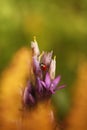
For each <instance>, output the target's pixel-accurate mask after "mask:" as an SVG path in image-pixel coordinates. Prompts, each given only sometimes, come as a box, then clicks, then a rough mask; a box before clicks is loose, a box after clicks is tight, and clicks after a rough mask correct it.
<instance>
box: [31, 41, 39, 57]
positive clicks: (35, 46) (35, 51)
mask: <svg viewBox="0 0 87 130" xmlns="http://www.w3.org/2000/svg"><path fill="white" fill-rule="evenodd" d="M31 48H32V51H33V55H34V56H38V55H39V54H40V50H39V47H38V43H37V41H36V40H35V39H34V41H32V42H31Z"/></svg>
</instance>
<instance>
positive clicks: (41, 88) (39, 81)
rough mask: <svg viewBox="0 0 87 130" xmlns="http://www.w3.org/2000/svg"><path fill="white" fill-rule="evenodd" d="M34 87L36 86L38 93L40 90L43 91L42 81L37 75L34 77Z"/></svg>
mask: <svg viewBox="0 0 87 130" xmlns="http://www.w3.org/2000/svg"><path fill="white" fill-rule="evenodd" d="M36 87H37V91H38V92H39V93H40V92H41V91H43V87H42V83H41V80H40V78H39V77H37V79H36Z"/></svg>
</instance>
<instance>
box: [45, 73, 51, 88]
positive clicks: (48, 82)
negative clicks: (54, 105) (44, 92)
mask: <svg viewBox="0 0 87 130" xmlns="http://www.w3.org/2000/svg"><path fill="white" fill-rule="evenodd" d="M45 84H46V87H47V88H49V87H50V85H51V78H50V75H49V73H47V74H46V77H45Z"/></svg>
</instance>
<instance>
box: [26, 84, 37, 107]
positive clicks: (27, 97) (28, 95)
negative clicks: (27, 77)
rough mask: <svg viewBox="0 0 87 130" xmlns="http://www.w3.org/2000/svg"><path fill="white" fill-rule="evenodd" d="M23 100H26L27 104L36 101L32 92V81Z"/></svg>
mask: <svg viewBox="0 0 87 130" xmlns="http://www.w3.org/2000/svg"><path fill="white" fill-rule="evenodd" d="M23 101H24V104H25V105H27V104H31V103H32V104H33V103H35V100H34V97H33V96H32V94H31V85H30V83H28V86H27V87H26V88H25V90H24V95H23Z"/></svg>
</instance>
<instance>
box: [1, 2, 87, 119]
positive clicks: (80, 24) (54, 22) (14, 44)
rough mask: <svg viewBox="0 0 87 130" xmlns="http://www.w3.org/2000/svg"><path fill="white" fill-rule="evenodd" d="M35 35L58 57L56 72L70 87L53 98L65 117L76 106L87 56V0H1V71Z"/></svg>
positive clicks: (42, 47)
mask: <svg viewBox="0 0 87 130" xmlns="http://www.w3.org/2000/svg"><path fill="white" fill-rule="evenodd" d="M34 35H35V36H36V37H37V41H38V44H39V47H40V50H41V51H42V50H45V51H51V50H53V51H54V55H56V57H57V73H56V74H61V76H62V80H61V84H66V88H65V89H63V90H60V91H58V92H57V93H56V94H55V95H54V96H53V97H52V99H53V103H54V106H55V108H56V110H57V115H58V118H60V119H63V118H64V117H66V115H67V114H68V112H69V110H70V108H71V106H72V95H73V94H72V91H73V92H74V90H75V88H74V89H73V88H72V87H73V84H74V82H75V81H76V80H77V70H78V66H79V61H80V60H81V59H82V58H83V57H86V56H87V0H66V1H65V0H62V1H61V0H3V1H2V0H0V74H2V72H3V70H4V69H5V68H6V67H7V66H8V65H9V64H10V61H11V59H12V57H13V55H14V54H15V53H16V52H17V51H18V50H19V49H20V48H21V47H24V46H27V47H30V43H31V41H32V40H33V36H34ZM85 61H86V58H85ZM72 89H73V90H72Z"/></svg>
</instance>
